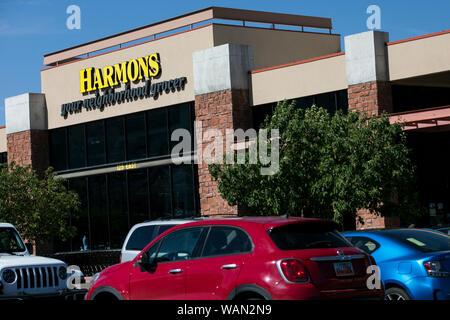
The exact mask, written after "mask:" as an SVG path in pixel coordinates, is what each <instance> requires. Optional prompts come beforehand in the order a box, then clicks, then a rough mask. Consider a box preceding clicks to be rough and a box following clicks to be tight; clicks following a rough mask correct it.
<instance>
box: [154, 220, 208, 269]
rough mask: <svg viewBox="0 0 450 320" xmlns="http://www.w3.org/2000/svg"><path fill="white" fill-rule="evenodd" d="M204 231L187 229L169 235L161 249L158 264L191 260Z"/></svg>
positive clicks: (157, 256) (157, 259)
mask: <svg viewBox="0 0 450 320" xmlns="http://www.w3.org/2000/svg"><path fill="white" fill-rule="evenodd" d="M203 229H204V228H186V229H181V230H177V231H174V232H172V233H169V234H168V235H167V236H165V237H164V239H163V242H162V244H161V246H160V247H159V250H158V254H157V255H156V261H157V263H164V262H173V261H180V260H189V259H191V258H192V257H193V253H194V250H195V247H196V246H197V243H198V241H199V239H200V235H201V233H202V230H203Z"/></svg>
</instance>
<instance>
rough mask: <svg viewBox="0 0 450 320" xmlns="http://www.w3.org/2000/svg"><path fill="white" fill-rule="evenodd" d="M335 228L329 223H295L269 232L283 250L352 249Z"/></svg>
mask: <svg viewBox="0 0 450 320" xmlns="http://www.w3.org/2000/svg"><path fill="white" fill-rule="evenodd" d="M335 228H336V226H335V225H334V224H333V225H332V224H327V223H295V224H288V225H284V226H281V227H276V228H274V229H272V230H269V235H270V237H271V238H272V240H273V242H274V243H275V245H276V246H277V247H278V248H280V249H281V250H301V249H317V248H339V247H351V246H352V244H351V243H350V242H348V241H347V240H346V239H345V238H344V237H343V236H342V235H341V234H340V233H339V232H337V231H336V230H335Z"/></svg>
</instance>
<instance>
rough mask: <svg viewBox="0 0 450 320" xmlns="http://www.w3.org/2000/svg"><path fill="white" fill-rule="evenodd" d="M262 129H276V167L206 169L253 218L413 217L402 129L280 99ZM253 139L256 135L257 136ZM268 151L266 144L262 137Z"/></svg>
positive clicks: (385, 119)
mask: <svg viewBox="0 0 450 320" xmlns="http://www.w3.org/2000/svg"><path fill="white" fill-rule="evenodd" d="M261 129H269V130H270V129H278V130H279V135H280V136H279V170H278V171H277V172H276V173H275V174H273V175H261V174H260V169H261V167H263V165H262V164H261V162H260V161H258V163H257V164H250V163H249V162H248V160H249V150H247V151H246V159H247V162H246V163H245V164H212V165H210V166H209V171H210V173H211V176H212V177H213V178H214V179H215V180H216V181H217V182H218V188H219V191H220V192H221V193H222V196H223V197H224V199H226V200H227V201H228V203H229V204H230V205H237V204H239V205H243V206H245V207H247V208H248V209H249V210H250V212H251V213H253V214H256V215H284V214H288V215H292V216H306V217H321V218H328V219H334V220H335V221H337V222H339V223H343V219H344V217H346V218H348V217H349V218H352V219H354V218H355V217H356V213H357V211H358V210H359V209H369V210H370V212H372V213H375V214H381V215H383V216H400V217H403V218H405V217H407V218H408V219H409V218H411V217H412V216H414V215H417V214H419V212H420V210H419V205H418V198H417V195H416V194H415V193H414V192H413V185H414V183H415V175H414V166H413V165H412V163H411V161H410V158H409V150H408V148H407V147H406V144H405V139H406V135H405V133H404V132H403V130H402V125H400V124H393V125H391V124H390V123H389V118H388V117H387V116H386V115H382V116H381V117H370V118H369V117H367V116H366V115H362V114H359V113H356V112H350V113H348V114H346V113H343V112H337V113H336V114H335V115H334V116H331V115H330V114H329V113H328V112H327V111H326V110H325V109H323V108H319V107H316V106H312V107H311V108H309V109H306V110H305V109H301V108H297V107H296V106H295V101H292V102H287V101H284V102H281V103H279V104H278V105H277V107H276V109H275V111H274V114H273V116H272V117H271V118H267V119H266V120H265V122H264V123H263V125H262V127H261ZM258 139H259V138H258ZM268 145H269V148H270V146H271V141H270V140H268Z"/></svg>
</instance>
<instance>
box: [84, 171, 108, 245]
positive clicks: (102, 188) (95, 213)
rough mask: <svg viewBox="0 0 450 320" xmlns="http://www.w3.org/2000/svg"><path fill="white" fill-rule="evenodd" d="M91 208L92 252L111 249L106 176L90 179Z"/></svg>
mask: <svg viewBox="0 0 450 320" xmlns="http://www.w3.org/2000/svg"><path fill="white" fill-rule="evenodd" d="M88 181H89V208H90V243H91V248H90V249H91V250H104V249H109V248H110V245H109V244H110V241H109V223H108V211H107V199H106V176H105V175H99V176H93V177H89V178H88Z"/></svg>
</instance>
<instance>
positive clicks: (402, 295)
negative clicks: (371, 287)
mask: <svg viewBox="0 0 450 320" xmlns="http://www.w3.org/2000/svg"><path fill="white" fill-rule="evenodd" d="M384 300H411V298H410V297H409V295H408V293H406V291H405V290H403V289H400V288H389V289H387V290H386V292H385V293H384Z"/></svg>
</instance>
